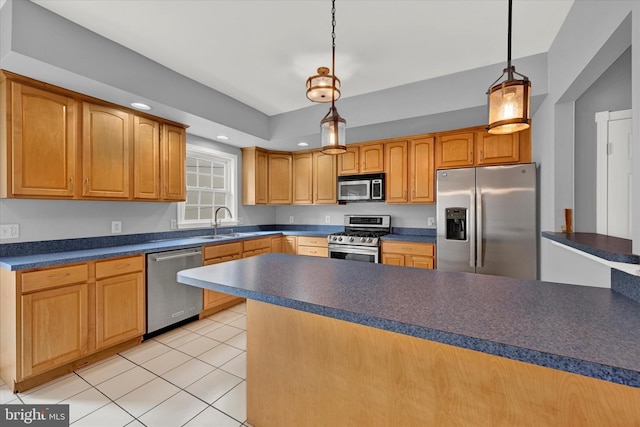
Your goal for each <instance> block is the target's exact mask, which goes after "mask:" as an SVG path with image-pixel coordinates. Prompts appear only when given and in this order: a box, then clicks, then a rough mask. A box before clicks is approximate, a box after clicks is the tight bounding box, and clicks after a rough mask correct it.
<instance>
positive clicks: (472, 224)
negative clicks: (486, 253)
mask: <svg viewBox="0 0 640 427" xmlns="http://www.w3.org/2000/svg"><path fill="white" fill-rule="evenodd" d="M470 191H471V194H470V199H471V200H470V201H469V202H470V203H469V215H467V230H469V267H472V268H475V266H476V190H475V188H472V189H471V190H470Z"/></svg>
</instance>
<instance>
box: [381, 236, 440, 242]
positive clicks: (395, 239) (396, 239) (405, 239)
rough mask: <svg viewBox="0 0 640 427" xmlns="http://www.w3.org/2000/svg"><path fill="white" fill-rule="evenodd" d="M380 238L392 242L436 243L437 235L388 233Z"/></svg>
mask: <svg viewBox="0 0 640 427" xmlns="http://www.w3.org/2000/svg"><path fill="white" fill-rule="evenodd" d="M380 240H382V241H385V240H388V241H391V242H414V243H434V244H435V243H436V237H435V236H424V235H419V234H387V235H386V236H382V237H381V238H380Z"/></svg>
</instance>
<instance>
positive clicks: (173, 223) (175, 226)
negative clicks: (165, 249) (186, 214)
mask: <svg viewBox="0 0 640 427" xmlns="http://www.w3.org/2000/svg"><path fill="white" fill-rule="evenodd" d="M169 224H170V227H171V229H172V230H177V229H178V221H176V220H175V219H172V220H171V221H169Z"/></svg>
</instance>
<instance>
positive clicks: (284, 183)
mask: <svg viewBox="0 0 640 427" xmlns="http://www.w3.org/2000/svg"><path fill="white" fill-rule="evenodd" d="M268 156H269V167H268V171H269V197H268V202H269V203H270V204H274V205H287V204H291V202H292V199H293V197H292V191H291V190H292V189H291V187H292V185H291V181H292V180H291V178H292V175H293V173H292V172H293V168H292V164H291V162H292V159H291V154H285V153H269V155H268Z"/></svg>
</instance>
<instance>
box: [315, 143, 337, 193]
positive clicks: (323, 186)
mask: <svg viewBox="0 0 640 427" xmlns="http://www.w3.org/2000/svg"><path fill="white" fill-rule="evenodd" d="M336 163H337V162H336V156H334V155H331V154H324V153H322V152H320V151H315V152H314V153H313V202H314V203H316V204H332V203H336V201H337V198H336V187H337V174H336Z"/></svg>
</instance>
